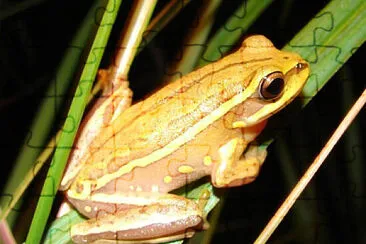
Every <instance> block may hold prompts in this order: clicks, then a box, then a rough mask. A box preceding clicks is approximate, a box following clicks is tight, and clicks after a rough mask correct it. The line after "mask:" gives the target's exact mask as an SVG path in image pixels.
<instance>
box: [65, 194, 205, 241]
mask: <svg viewBox="0 0 366 244" xmlns="http://www.w3.org/2000/svg"><path fill="white" fill-rule="evenodd" d="M142 194H144V193H142ZM150 197H152V195H151V194H150ZM135 200H136V198H135ZM155 200H156V201H154V200H152V202H155V203H152V204H151V205H144V206H138V207H136V208H132V209H125V210H121V211H117V212H116V213H111V214H107V215H103V216H99V217H96V218H93V219H89V220H87V221H84V222H82V223H79V224H76V225H74V226H72V227H71V237H72V239H73V241H74V242H76V243H86V242H92V241H95V240H100V239H103V240H125V241H143V242H144V243H156V242H164V241H172V240H178V239H183V238H187V237H191V236H192V235H193V234H194V229H202V225H203V223H204V222H203V218H204V217H203V214H202V209H200V207H199V206H198V204H197V203H196V202H194V201H193V200H190V199H186V198H184V197H180V196H176V195H173V194H158V195H157V196H156V199H155ZM122 243H123V242H122Z"/></svg>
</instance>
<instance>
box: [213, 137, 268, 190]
mask: <svg viewBox="0 0 366 244" xmlns="http://www.w3.org/2000/svg"><path fill="white" fill-rule="evenodd" d="M246 146H247V145H246V144H245V142H244V140H243V139H242V138H234V139H232V140H230V141H229V142H227V143H226V144H224V145H223V146H221V147H220V149H219V154H220V158H221V161H220V162H219V163H218V164H217V165H216V166H215V167H214V169H213V175H212V183H213V184H214V185H215V186H216V187H232V186H239V185H244V184H248V183H250V182H252V181H253V180H254V179H255V178H256V176H257V175H258V173H259V170H260V167H261V165H262V163H263V161H264V159H265V157H266V154H267V153H266V151H265V150H259V149H258V147H256V146H249V148H247V150H246V152H245V154H244V155H242V154H243V151H244V150H245V149H246Z"/></svg>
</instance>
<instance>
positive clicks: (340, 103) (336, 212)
mask: <svg viewBox="0 0 366 244" xmlns="http://www.w3.org/2000/svg"><path fill="white" fill-rule="evenodd" d="M17 2H18V1H4V2H2V5H0V13H1V15H0V16H1V19H0V74H1V82H0V128H2V129H1V134H0V135H1V138H2V139H1V140H0V153H1V156H2V160H1V176H2V177H1V179H0V186H4V184H5V182H6V180H7V175H8V174H9V172H10V170H11V168H12V166H13V163H14V161H15V159H16V157H17V155H18V153H19V150H20V149H21V146H22V145H23V143H24V140H26V138H27V136H29V135H30V134H31V131H30V128H29V126H30V124H31V122H32V119H33V116H34V115H35V113H36V112H37V109H38V107H39V105H40V103H41V102H42V98H43V96H44V92H45V91H46V90H47V87H48V84H49V82H50V81H51V80H52V79H54V78H55V77H54V76H55V71H56V69H57V67H58V65H59V63H60V60H61V58H62V55H63V54H64V52H65V50H66V48H67V47H68V45H69V43H70V40H71V38H72V37H73V35H74V34H75V31H76V30H77V27H78V26H79V24H80V22H81V21H82V19H83V17H84V16H85V14H86V13H87V11H88V8H89V7H90V3H89V1H81V0H80V1H40V2H39V3H36V4H35V5H33V6H32V7H28V8H26V9H24V10H20V11H17V12H16V13H11V14H10V15H9V16H5V15H4V13H9V12H7V11H5V10H9V8H8V7H9V6H12V5H13V4H15V3H17ZM24 2H25V1H24ZM163 2H164V1H163ZM290 2H291V3H292V4H290V5H289V3H290ZM200 3H201V1H193V2H192V3H190V4H189V5H188V6H187V7H186V8H185V9H184V11H183V12H182V13H181V14H180V15H179V16H177V17H176V18H175V19H174V20H173V21H172V23H171V24H169V26H167V28H166V29H164V30H163V31H162V32H161V33H160V34H159V35H158V36H157V37H156V38H155V39H154V41H153V42H152V43H150V45H149V46H148V47H147V48H145V50H144V51H143V52H142V53H141V54H140V55H139V56H138V57H137V59H136V61H135V62H134V64H133V66H132V69H131V74H130V81H131V87H132V89H133V90H134V93H135V98H136V99H140V98H143V97H144V96H146V95H147V94H149V93H151V91H152V90H154V89H155V88H156V87H158V86H159V85H160V83H159V80H161V78H162V76H163V75H164V73H165V67H166V64H167V63H168V62H170V61H172V59H173V57H174V55H175V53H176V52H177V51H178V50H179V48H180V46H181V45H182V40H183V39H184V34H185V32H186V31H188V30H189V29H190V28H192V27H194V25H195V20H197V19H196V18H199V15H198V16H197V9H198V7H199V5H200ZM239 3H240V1H224V4H222V5H221V7H220V8H219V11H218V13H217V19H216V23H215V26H214V29H216V28H218V27H220V26H221V25H222V23H223V22H224V21H225V19H226V18H227V17H228V16H229V15H230V14H231V13H232V12H233V11H234V10H235V9H236V7H237V6H238V4H239ZM129 4H130V2H129V1H124V2H123V3H122V10H121V11H120V14H119V17H118V19H119V21H118V24H117V26H115V27H114V30H113V33H112V41H111V43H110V44H109V45H110V46H109V47H108V51H107V53H109V54H111V53H113V47H114V46H113V45H114V43H115V41H116V39H117V38H118V35H119V32H120V30H121V27H122V26H123V23H124V19H125V18H126V16H127V11H128V9H129ZM326 4H327V1H313V2H312V4H309V3H308V2H307V1H275V3H273V4H272V5H271V6H270V7H269V8H268V9H267V10H266V11H265V12H264V13H263V14H262V15H261V17H260V18H259V19H258V20H257V21H256V22H255V23H254V25H253V26H251V27H250V29H249V30H248V31H247V32H246V33H243V36H244V35H246V34H254V33H260V34H264V35H265V36H267V37H269V39H271V40H272V42H273V43H275V45H276V46H277V47H282V46H284V45H285V44H286V43H287V42H288V41H289V40H290V39H291V38H292V37H293V36H294V35H295V34H296V33H297V32H298V31H299V30H300V29H301V28H302V27H303V26H304V25H305V24H306V23H307V22H308V21H309V20H310V19H311V18H312V17H313V16H314V15H315V14H316V13H317V12H319V11H320V10H321V9H322V8H323V7H324V6H325V5H326ZM160 5H161V6H163V5H164V4H163V3H162V2H160V4H159V5H158V7H157V9H159V8H160V7H161V6H160ZM286 8H290V11H288V10H286ZM345 38H347V37H345ZM362 54H365V52H364V48H361V49H359V50H358V51H357V52H356V53H355V54H354V55H353V56H352V58H351V59H350V60H349V61H348V62H347V63H346V64H345V65H344V66H343V67H342V69H341V70H340V71H339V72H337V74H335V75H334V77H333V78H332V79H331V80H330V81H329V82H328V84H327V85H326V86H325V87H324V88H323V89H322V90H321V91H320V92H319V93H318V94H317V96H316V97H315V98H313V99H312V101H311V103H310V104H308V105H307V107H306V108H305V109H303V110H302V111H301V113H299V114H296V115H295V116H293V118H291V120H290V121H288V123H289V125H288V127H286V129H285V130H283V131H282V132H281V137H280V138H278V139H277V140H276V141H275V143H273V144H272V145H271V146H270V148H269V155H268V158H267V160H266V162H265V164H264V166H263V168H262V171H261V174H260V175H259V177H258V179H257V180H256V181H255V182H254V183H252V184H250V185H247V186H243V187H240V188H235V189H229V190H227V191H226V193H223V192H222V191H218V194H227V199H226V200H225V203H224V207H223V210H222V213H221V216H220V219H219V221H218V225H217V226H216V229H215V235H214V236H213V243H222V242H225V241H229V240H230V242H234V243H250V242H253V241H254V239H255V238H256V236H258V234H259V233H260V231H261V230H262V229H263V227H264V226H265V225H266V223H267V222H268V220H269V218H270V216H272V214H273V213H274V211H275V210H276V209H277V207H278V206H279V204H280V203H281V202H282V200H283V199H284V198H285V196H286V195H287V193H288V192H289V191H290V189H291V188H292V186H293V185H294V184H295V182H296V179H298V178H300V177H301V175H302V173H303V172H304V171H305V170H306V168H307V166H308V165H309V164H310V163H311V162H312V160H313V159H314V157H315V156H316V155H317V154H318V153H319V151H320V150H321V148H322V147H323V145H324V144H325V143H326V141H327V139H328V138H329V137H330V135H331V133H332V132H333V131H334V129H335V128H336V126H337V125H338V123H339V122H340V121H341V119H342V118H343V117H344V116H345V114H346V111H348V109H349V108H350V106H351V104H353V103H354V101H355V100H356V99H357V97H358V96H359V95H360V94H361V93H362V91H363V89H365V83H364V70H362V68H363V67H362V66H361V64H364V63H365V62H362V61H361V58H363V57H364V56H362ZM108 56H109V55H106V58H105V59H104V60H103V63H102V66H107V65H108V63H109V58H108ZM65 96H69V95H65ZM66 101H67V100H66ZM66 104H67V102H65V106H64V108H63V109H62V110H61V111H59V113H58V116H57V118H50V119H55V128H54V129H55V130H56V129H58V128H59V126H60V125H61V124H62V118H63V116H64V115H65V113H66V112H67V106H66ZM60 120H61V121H60ZM57 121H58V122H57ZM364 124H365V113H364V112H363V113H361V114H360V115H359V116H358V118H357V119H356V121H354V125H353V126H352V127H351V129H350V130H349V131H348V132H347V133H346V134H345V136H344V137H343V139H341V141H340V142H339V143H338V145H337V146H336V147H335V148H334V150H333V152H332V153H331V155H330V156H329V157H328V159H327V160H326V162H325V165H324V166H323V167H322V168H321V169H320V171H319V172H318V173H317V175H316V176H315V179H314V180H313V181H312V183H311V185H310V186H309V187H308V189H307V190H306V191H305V192H304V193H303V194H302V195H301V197H300V199H299V200H298V202H297V203H296V204H295V207H294V209H293V210H291V211H290V213H289V215H288V216H287V217H286V218H285V220H284V221H283V222H282V224H281V225H280V227H279V229H278V230H277V231H276V232H275V234H274V235H273V237H272V239H271V241H272V243H351V242H353V243H361V242H364V241H366V234H365V233H364V231H363V230H364V229H365V227H366V226H365V221H364V219H363V218H362V216H366V215H365V210H364V207H363V206H365V184H364V172H365V166H364V165H363V164H362V161H364V160H362V159H364V157H363V153H364V150H363V149H364V148H365V147H364V138H365V137H364V136H365V130H364V126H363V125H364ZM282 150H286V151H287V150H288V151H289V154H288V155H289V157H290V160H292V161H293V162H294V165H293V168H295V172H296V174H297V175H296V177H295V178H294V179H291V178H289V177H288V175H286V174H285V172H286V169H284V168H283V167H284V166H283V164H281V160H282V158H281V155H282V154H281V151H282ZM360 160H361V162H360ZM44 172H46V171H44ZM44 172H43V173H42V174H41V175H44V174H45V173H44ZM352 172H358V174H359V175H361V178H357V177H354V175H353V174H352ZM41 185H42V182H41V181H36V182H35V183H33V185H32V189H38V190H39V189H40V188H39V187H40V186H41ZM34 195H35V194H34V191H32V192H31V193H29V192H28V199H30V200H32V196H34ZM30 202H31V203H32V204H34V203H36V200H35V199H33V201H30ZM32 204H30V205H27V206H26V207H24V209H21V210H20V211H21V212H22V211H25V210H27V209H28V210H29V209H30V208H31V206H32ZM30 212H31V211H30ZM24 216H28V218H29V221H30V218H31V214H29V213H28V215H23V219H24V221H26V218H25V217H24ZM20 238H21V237H20ZM20 240H22V239H20ZM192 242H194V239H193V240H192Z"/></svg>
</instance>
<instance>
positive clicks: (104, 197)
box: [67, 190, 177, 206]
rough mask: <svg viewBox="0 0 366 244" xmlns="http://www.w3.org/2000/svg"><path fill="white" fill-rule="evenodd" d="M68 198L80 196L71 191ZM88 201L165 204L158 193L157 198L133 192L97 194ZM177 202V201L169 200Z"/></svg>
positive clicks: (138, 204) (141, 204)
mask: <svg viewBox="0 0 366 244" xmlns="http://www.w3.org/2000/svg"><path fill="white" fill-rule="evenodd" d="M67 193H68V194H67V195H68V196H69V197H71V198H75V199H78V198H77V197H78V196H79V195H78V194H77V193H76V194H74V192H73V191H72V190H69V191H68V192H67ZM87 200H89V201H92V202H99V203H108V204H128V205H137V206H143V205H151V204H153V203H158V202H162V203H163V204H164V198H162V197H160V196H159V195H158V193H157V196H156V197H152V196H151V194H150V195H147V196H145V195H144V193H143V192H139V193H138V194H133V193H131V192H128V193H123V192H116V193H113V195H111V194H105V193H95V194H93V195H91V196H90V197H88V198H87ZM169 201H170V202H172V201H177V200H175V199H172V200H169Z"/></svg>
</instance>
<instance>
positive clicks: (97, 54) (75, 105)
mask: <svg viewBox="0 0 366 244" xmlns="http://www.w3.org/2000/svg"><path fill="white" fill-rule="evenodd" d="M120 4H121V1H118V0H111V1H108V4H107V6H106V9H105V12H104V15H103V18H102V20H101V23H100V26H99V29H98V32H97V35H96V38H95V40H94V43H93V45H92V49H91V52H90V54H89V56H88V59H87V62H86V64H85V67H84V70H83V73H82V74H81V78H80V82H79V85H78V88H77V91H76V95H75V97H74V99H73V101H72V105H71V108H70V111H69V114H68V117H67V119H66V121H65V124H64V127H63V132H62V134H61V137H60V141H59V143H58V145H57V148H56V151H55V155H54V157H53V160H52V164H51V166H50V168H49V171H48V174H47V178H46V181H45V184H44V186H43V189H42V193H41V196H40V198H39V201H38V205H37V209H36V212H35V214H34V217H33V220H32V224H31V227H30V230H29V233H28V236H27V240H26V243H40V241H41V238H42V234H43V231H44V227H45V225H46V222H47V220H48V216H49V213H50V211H51V207H52V203H53V200H54V197H55V195H56V193H57V190H58V185H59V183H60V181H61V176H62V172H63V168H64V167H65V164H66V160H67V157H68V155H69V153H70V149H71V147H72V144H73V140H74V137H75V134H76V131H77V128H78V126H79V124H80V121H81V117H82V111H83V110H84V109H85V106H86V103H87V99H88V96H89V93H90V90H91V87H92V84H93V81H94V79H95V76H96V74H97V70H98V67H99V63H100V61H101V59H102V55H103V52H104V49H105V47H106V43H107V41H108V38H109V34H110V32H111V29H112V26H113V23H114V21H115V19H116V16H117V12H118V9H119V6H120Z"/></svg>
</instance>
